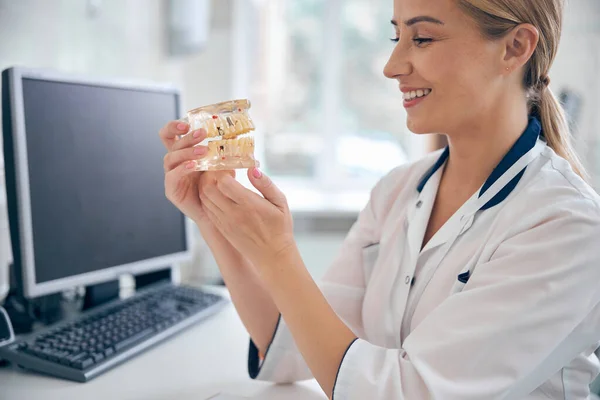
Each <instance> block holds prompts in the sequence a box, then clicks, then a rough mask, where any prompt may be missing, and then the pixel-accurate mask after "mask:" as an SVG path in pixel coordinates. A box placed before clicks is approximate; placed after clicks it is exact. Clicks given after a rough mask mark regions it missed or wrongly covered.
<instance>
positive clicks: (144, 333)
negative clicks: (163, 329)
mask: <svg viewBox="0 0 600 400" xmlns="http://www.w3.org/2000/svg"><path fill="white" fill-rule="evenodd" d="M153 333H154V329H152V328H147V329H144V330H143V331H141V332H140V333H138V334H137V335H134V336H131V337H129V338H127V339H125V340H122V341H120V342H119V343H116V344H115V350H116V351H119V350H121V349H124V348H126V347H129V346H131V345H133V344H136V343H138V342H141V341H142V340H144V339H145V338H147V337H149V336H151V335H152V334H153Z"/></svg>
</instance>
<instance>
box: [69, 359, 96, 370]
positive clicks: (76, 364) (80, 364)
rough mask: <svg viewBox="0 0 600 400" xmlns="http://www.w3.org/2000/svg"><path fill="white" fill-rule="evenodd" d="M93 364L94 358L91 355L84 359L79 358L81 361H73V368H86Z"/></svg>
mask: <svg viewBox="0 0 600 400" xmlns="http://www.w3.org/2000/svg"><path fill="white" fill-rule="evenodd" d="M93 364H94V359H93V358H91V357H88V358H85V359H83V360H79V361H75V362H73V363H71V366H72V367H73V368H77V369H86V368H87V367H90V366H92V365H93Z"/></svg>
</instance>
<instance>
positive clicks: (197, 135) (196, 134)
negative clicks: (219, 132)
mask: <svg viewBox="0 0 600 400" xmlns="http://www.w3.org/2000/svg"><path fill="white" fill-rule="evenodd" d="M201 133H202V132H200V131H199V130H197V131H196V132H194V137H195V138H196V139H198V138H199V137H200V134H201Z"/></svg>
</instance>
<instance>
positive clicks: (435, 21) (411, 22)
mask: <svg viewBox="0 0 600 400" xmlns="http://www.w3.org/2000/svg"><path fill="white" fill-rule="evenodd" d="M390 22H391V23H392V25H394V26H398V22H396V21H395V20H391V21H390ZM419 22H431V23H432V24H436V25H444V23H443V22H442V21H440V20H439V19H437V18H433V17H430V16H427V15H420V16H418V17H414V18H411V19H409V20H406V21H404V25H406V26H412V25H415V24H418V23H419Z"/></svg>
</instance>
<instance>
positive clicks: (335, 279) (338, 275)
mask: <svg viewBox="0 0 600 400" xmlns="http://www.w3.org/2000/svg"><path fill="white" fill-rule="evenodd" d="M382 182H383V180H382V181H381V182H380V183H379V184H378V185H376V186H375V188H374V189H373V190H372V192H371V197H370V200H369V202H368V204H367V206H366V207H365V208H364V209H363V210H362V211H361V212H360V214H359V216H358V219H357V221H356V222H355V223H354V225H353V226H352V228H351V229H350V231H349V233H348V235H347V237H346V238H345V240H344V242H343V244H342V246H341V249H340V251H339V253H338V256H337V257H336V259H335V260H334V262H333V264H332V265H331V266H330V267H329V269H328V270H327V272H326V273H325V275H324V277H323V279H322V280H321V282H320V283H319V288H320V289H321V291H322V293H323V295H324V296H325V298H326V299H327V301H328V302H329V304H330V305H331V307H332V308H333V310H334V311H335V312H336V314H337V315H338V316H339V317H340V318H341V319H342V320H343V321H344V322H345V323H346V325H348V327H349V328H350V329H351V330H352V331H353V332H354V334H356V335H358V336H362V335H363V326H362V302H363V296H364V291H365V278H364V274H363V265H362V264H363V260H362V259H363V249H364V248H365V247H367V246H369V245H372V244H374V243H376V242H378V240H379V224H378V223H377V219H378V218H377V215H376V210H377V209H378V205H377V203H378V201H379V199H384V198H385V196H383V195H382V194H381V193H380V191H381V190H384V189H385V186H384V184H383V183H382ZM248 372H249V374H250V377H251V378H254V379H257V380H265V381H271V382H278V383H284V382H293V381H299V380H305V379H312V378H313V375H312V373H311V371H310V370H309V369H308V367H307V365H306V363H305V362H304V359H303V358H302V355H301V354H300V352H299V351H298V348H297V347H296V345H295V343H294V340H293V338H292V335H291V333H290V331H289V329H288V327H287V326H286V324H285V321H284V319H283V318H281V317H280V318H279V322H278V325H277V328H276V329H275V334H274V336H273V339H272V341H271V344H270V345H269V347H268V349H267V351H266V354H265V359H264V360H263V362H262V364H261V363H260V360H259V358H258V350H257V348H256V346H255V344H254V343H253V342H252V340H250V348H249V354H248Z"/></svg>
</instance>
